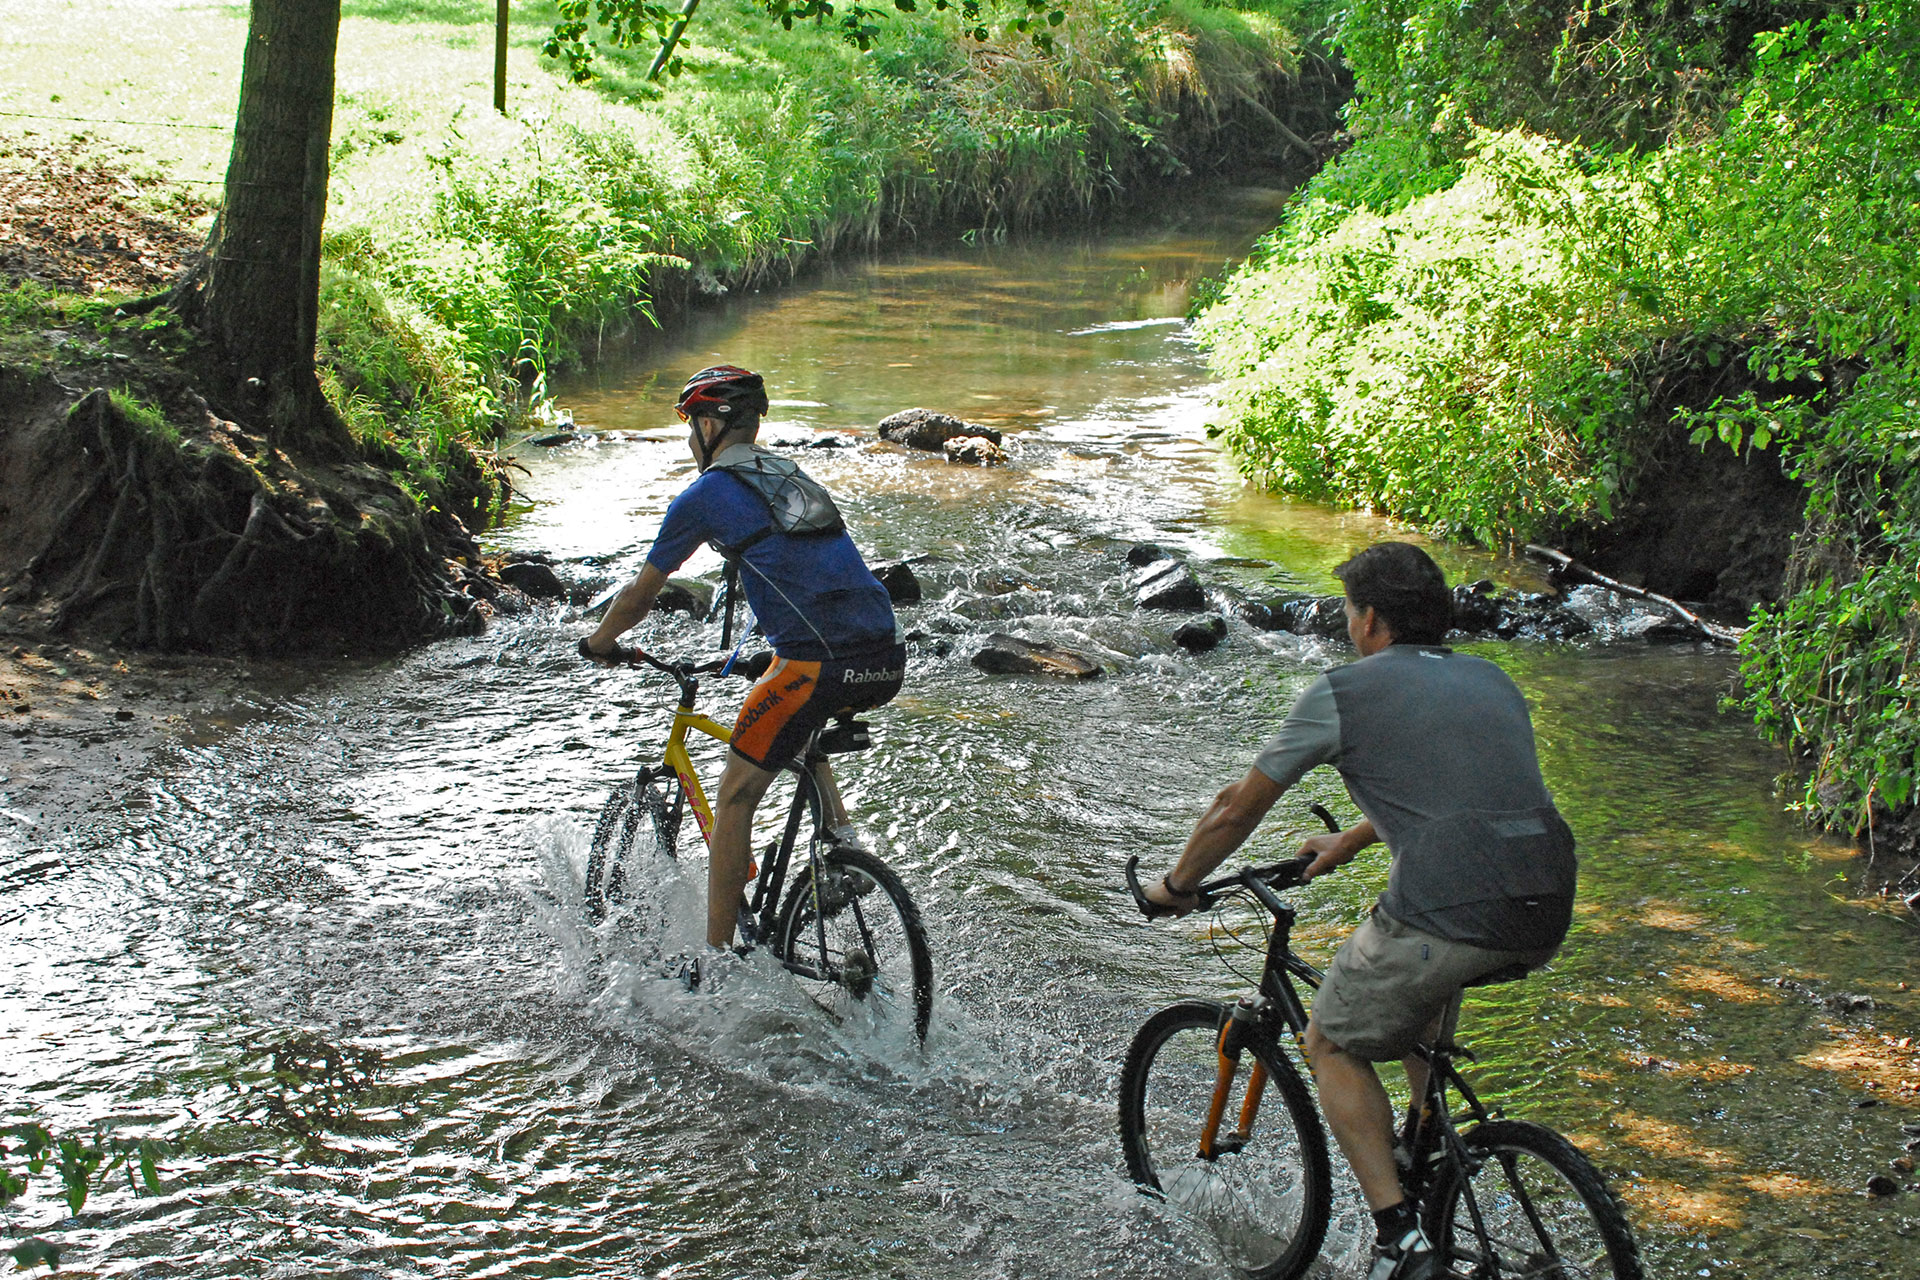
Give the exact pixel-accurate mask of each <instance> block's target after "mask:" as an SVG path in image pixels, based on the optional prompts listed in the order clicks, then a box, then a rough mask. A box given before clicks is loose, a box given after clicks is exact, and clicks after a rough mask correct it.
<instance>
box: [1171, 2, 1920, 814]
mask: <svg viewBox="0 0 1920 1280" xmlns="http://www.w3.org/2000/svg"><path fill="white" fill-rule="evenodd" d="M1522 8H1523V9H1524V10H1525V11H1526V12H1527V13H1535V14H1538V13H1543V12H1558V13H1561V14H1563V16H1567V17H1568V18H1569V21H1568V22H1567V23H1566V24H1565V32H1566V34H1565V35H1564V36H1562V37H1560V38H1559V39H1560V43H1559V44H1558V45H1557V46H1555V47H1554V48H1553V49H1552V50H1551V51H1549V50H1548V49H1547V46H1546V44H1544V43H1543V42H1542V41H1543V40H1544V37H1543V36H1541V35H1540V33H1539V31H1538V29H1537V28H1536V27H1533V26H1529V25H1528V24H1527V23H1526V22H1520V23H1519V24H1518V25H1517V26H1516V27H1515V29H1514V31H1513V32H1509V33H1507V34H1506V35H1505V36H1500V35H1498V33H1496V32H1494V31H1493V30H1492V28H1491V27H1489V26H1485V25H1483V24H1484V23H1486V22H1488V21H1490V18H1489V17H1488V15H1490V14H1492V13H1493V11H1492V10H1488V11H1487V12H1486V14H1481V13H1479V12H1478V11H1477V10H1472V9H1469V8H1464V7H1458V6H1453V5H1450V4H1440V3H1429V2H1428V0H1400V2H1399V3H1390V4H1387V5H1384V6H1375V7H1371V8H1366V9H1364V10H1355V11H1353V12H1352V13H1350V14H1349V15H1348V17H1347V19H1346V24H1345V26H1344V27H1343V28H1342V33H1341V40H1342V44H1343V47H1344V48H1345V49H1346V50H1347V52H1348V55H1349V57H1350V58H1352V59H1353V61H1354V66H1355V70H1356V72H1357V74H1358V76H1359V80H1360V84H1359V88H1360V90H1361V93H1362V99H1361V101H1362V106H1361V107H1360V108H1359V109H1358V110H1357V111H1356V114H1355V117H1354V118H1355V123H1356V125H1357V126H1358V127H1359V128H1360V129H1361V130H1362V137H1361V139H1360V141H1359V142H1358V144H1357V145H1356V146H1355V147H1354V148H1353V149H1352V150H1350V151H1349V152H1347V153H1346V154H1345V155H1343V156H1342V157H1341V158H1340V159H1339V160H1338V161H1337V162H1336V163H1335V164H1334V165H1333V166H1332V167H1330V168H1329V169H1328V170H1327V171H1326V172H1324V173H1323V174H1321V175H1320V176H1319V177H1317V178H1316V179H1315V180H1314V181H1313V182H1312V183H1311V184H1310V185H1309V186H1308V188H1307V189H1306V191H1305V192H1304V193H1303V195H1302V196H1301V197H1300V198H1298V199H1297V200H1296V202H1295V204H1294V205H1293V206H1292V207H1291V208H1290V210H1289V214H1288V219H1287V222H1286V223H1285V224H1284V225H1283V226H1282V227H1281V228H1280V229H1279V230H1278V231H1277V232H1275V233H1274V234H1273V235H1271V236H1270V237H1269V238H1268V239H1267V241H1266V242H1265V243H1264V244H1263V245H1262V246H1261V249H1260V251H1259V253H1257V254H1256V255H1255V257H1254V259H1253V260H1252V261H1251V262H1250V263H1249V264H1248V266H1247V267H1246V268H1245V269H1244V270H1243V271H1242V272H1240V273H1239V274H1237V275H1236V276H1235V277H1234V278H1233V279H1231V280H1229V281H1228V282H1227V284H1226V285H1225V287H1224V288H1223V289H1222V290H1221V292H1220V293H1219V295H1218V297H1217V299H1216V300H1215V301H1213V302H1211V303H1210V305H1209V306H1208V307H1207V308H1206V309H1205V311H1204V312H1203V313H1202V314H1201V316H1200V318H1199V327H1200V330H1201V333H1202V335H1203V337H1204V338H1205V339H1206V340H1207V341H1208V342H1209V343H1210V344H1211V346H1212V349H1213V358H1214V361H1215V364H1216V367H1217V368H1218V370H1219V371H1220V372H1221V374H1222V375H1223V376H1224V377H1225V378H1226V379H1227V389H1226V395H1225V397H1224V399H1223V402H1222V405H1221V409H1222V429H1223V431H1224V433H1225V435H1226V436H1227V438H1228V440H1229V441H1230V442H1231V443H1232V444H1233V446H1234V447H1235V449H1236V450H1237V451H1238V452H1239V454H1240V456H1241V458H1242V459H1243V462H1244V464H1245V465H1246V466H1247V467H1248V469H1249V470H1251V471H1253V472H1255V473H1256V474H1259V475H1261V476H1263V477H1264V478H1266V479H1267V480H1269V481H1271V482H1273V483H1275V484H1277V485H1280V486H1282V487H1286V488H1290V489H1293V490H1296V491H1299V492H1304V493H1309V494H1314V495H1317V496H1322V497H1328V498H1333V499H1336V500H1341V501H1347V502H1353V503H1358V504H1363V505H1368V506H1372V507H1376V508H1378V509H1381V510H1385V511H1389V512H1391V513H1393V514H1396V515H1399V516H1402V517H1405V518H1408V519H1411V520H1415V521H1418V522H1420V523H1423V524H1426V525H1429V526H1433V527H1437V528H1440V529H1443V530H1446V531H1449V532H1452V533H1456V534H1464V535H1469V536H1473V537H1477V538H1480V539H1482V540H1494V539H1498V538H1505V537H1517V536H1524V535H1527V534H1529V533H1532V532H1534V531H1535V530H1537V529H1539V528H1541V527H1542V526H1543V525H1551V524H1554V523H1557V522H1560V521H1563V520H1566V519H1569V518H1573V517H1578V516H1581V515H1584V514H1588V513H1592V514H1595V515H1602V516H1604V515H1605V513H1606V512H1607V510H1608V507H1609V503H1610V501H1611V500H1612V499H1613V498H1614V497H1616V496H1617V495H1618V494H1620V493H1621V492H1622V491H1623V490H1625V489H1626V488H1628V487H1630V486H1631V485H1632V483H1633V482H1634V479H1635V476H1636V473H1637V470H1638V469H1639V468H1640V467H1641V466H1642V465H1644V462H1645V459H1646V458H1647V457H1648V455H1649V452H1650V447H1651V446H1652V445H1653V444H1654V443H1655V442H1657V441H1660V440H1662V439H1665V438H1668V437H1669V436H1670V433H1671V431H1672V430H1673V429H1675V428H1676V427H1677V428H1678V429H1680V430H1683V431H1686V432H1688V433H1690V434H1691V437H1692V439H1693V441H1694V443H1695V444H1696V445H1697V446H1699V447H1701V448H1730V449H1734V450H1749V449H1762V450H1765V449H1772V450H1779V451H1781V453H1782V456H1783V459H1784V462H1785V464H1786V466H1787V468H1788V470H1789V471H1790V472H1791V473H1792V474H1793V475H1795V476H1797V477H1798V478H1799V480H1800V481H1801V482H1802V483H1803V484H1804V485H1805V486H1806V490H1807V493H1808V505H1807V524H1806V531H1805V533H1804V534H1803V535H1802V537H1801V539H1800V541H1799V544H1798V547H1797V550H1796V552H1795V554H1794V557H1793V560H1792V562H1791V563H1790V565H1789V570H1788V574H1787V580H1786V582H1785V583H1784V584H1783V588H1784V597H1783V603H1782V604H1781V605H1780V606H1779V607H1778V608H1777V609H1773V610H1763V611H1761V612H1760V613H1758V614H1756V617H1755V619H1754V625H1753V626H1752V627H1751V628H1750V629H1749V631H1748V633H1747V636H1746V638H1745V640H1744V641H1743V642H1742V645H1741V656H1742V678H1743V693H1742V694H1741V695H1740V696H1739V698H1738V699H1736V701H1737V702H1738V703H1739V704H1740V705H1741V706H1743V707H1744V708H1745V709H1746V710H1747V711H1748V712H1749V713H1750V714H1752V715H1753V716H1754V718H1755V720H1756V722H1757V723H1758V724H1759V725H1760V727H1761V728H1762V729H1763V730H1765V731H1766V732H1768V733H1769V734H1771V735H1772V736H1774V737H1775V738H1777V739H1778V740H1780V741H1781V742H1783V743H1785V744H1787V745H1789V746H1790V747H1791V748H1792V749H1793V751H1794V754H1795V757H1796V758H1797V759H1800V760H1803V761H1805V762H1806V763H1807V764H1808V765H1809V768H1808V770H1807V773H1806V775H1805V794H1804V803H1805V804H1806V806H1807V807H1808V809H1809V810H1810V811H1812V812H1813V813H1815V814H1816V815H1817V816H1818V817H1819V818H1821V819H1822V820H1823V821H1826V822H1830V823H1836V824H1839V825H1842V826H1845V827H1848V828H1850V829H1853V830H1855V831H1859V830H1862V829H1863V828H1865V827H1866V826H1867V824H1868V823H1869V821H1870V820H1872V819H1873V816H1874V814H1875V813H1876V812H1880V811H1881V810H1880V809H1879V808H1877V807H1876V806H1886V807H1890V808H1892V809H1894V810H1901V809H1903V808H1906V807H1908V806H1911V805H1912V804H1913V803H1914V802H1915V800H1916V799H1917V798H1920V796H1916V783H1915V774H1916V771H1917V770H1920V712H1916V703H1915V694H1916V683H1917V682H1916V679H1915V678H1914V677H1913V676H1911V675H1910V674H1909V671H1910V670H1911V668H1912V665H1913V659H1914V657H1915V638H1916V634H1917V633H1920V265H1917V264H1916V262H1915V259H1914V255H1913V252H1912V245H1913V244H1914V243H1915V239H1916V236H1920V13H1916V12H1915V11H1914V10H1913V9H1912V8H1911V6H1907V5H1904V4H1898V3H1889V2H1882V3H1870V4H1865V5H1860V6H1852V7H1848V8H1846V9H1843V10H1838V11H1835V10H1832V9H1830V8H1829V7H1828V6H1811V5H1800V4H1790V3H1745V4H1736V3H1734V2H1733V0H1727V3H1718V2H1717V0H1714V2H1709V0H1697V2H1696V3H1691V4H1674V5H1667V6H1652V5H1649V6H1641V5H1637V4H1633V3H1620V4H1611V5H1601V4H1588V5H1582V6H1578V7H1577V11H1575V10H1573V9H1569V7H1568V6H1566V5H1564V4H1561V5H1558V6H1555V5H1542V4H1533V5H1530V6H1522ZM1695 17H1706V18H1718V19H1724V20H1725V21H1724V22H1723V23H1721V25H1719V26H1714V25H1713V23H1711V22H1709V23H1705V24H1700V23H1696V24H1695V27H1696V28H1702V29H1699V30H1695V31H1693V32H1692V34H1689V29H1688V27H1687V26H1686V23H1685V22H1680V21H1679V20H1680V19H1687V20H1689V21H1690V20H1691V19H1692V18H1695ZM1572 19H1577V20H1578V21H1577V22H1576V21H1573V20H1572ZM1676 23H1678V25H1676ZM1582 42H1585V43H1582ZM1522 46H1524V48H1523V47H1522ZM1602 46H1605V47H1604V48H1603V47H1602ZM1609 50H1610V52H1609ZM1549 53H1550V55H1551V56H1549ZM1609 58H1611V59H1612V60H1613V62H1612V63H1611V64H1608V63H1607V62H1606V59H1609ZM1529 59H1531V60H1532V61H1531V63H1530V62H1529ZM1576 64H1577V65H1576ZM1529 65H1532V66H1534V67H1535V70H1534V72H1533V73H1532V78H1531V80H1529V78H1528V76H1527V75H1524V74H1519V75H1510V74H1508V73H1509V72H1515V71H1524V70H1525V68H1526V67H1527V66H1529ZM1606 65H1612V66H1613V67H1614V70H1615V72H1617V73H1618V78H1617V79H1616V80H1611V81H1607V82H1606V83H1605V84H1601V83H1599V82H1598V81H1591V82H1583V81H1581V79H1580V77H1581V76H1589V77H1592V76H1598V75H1599V74H1600V71H1601V70H1603V69H1604V68H1605V66H1606ZM1689 67H1691V68H1693V71H1694V72H1698V73H1699V74H1698V75H1694V74H1692V72H1687V68H1689ZM1663 68H1664V70H1663ZM1683 72H1687V74H1682V73H1683ZM1690 76H1691V78H1690ZM1702 77H1704V79H1702ZM1602 78H1603V79H1604V77H1602ZM1708 82H1710V86H1709V87H1710V88H1711V93H1708V92H1707V89H1705V88H1703V87H1702V86H1703V85H1706V84H1708ZM1583 83H1584V85H1585V87H1582V85H1583ZM1548 91H1551V92H1548ZM1553 94H1566V95H1569V100H1567V101H1560V102H1557V103H1554V102H1552V101H1550V99H1551V98H1552V96H1553ZM1636 95H1637V96H1636ZM1688 95H1694V96H1693V97H1691V98H1690V97H1688ZM1701 95H1705V96H1701ZM1708 98H1710V99H1711V101H1710V102H1709V101H1708ZM1530 103H1531V105H1529V104H1530ZM1543 103H1544V104H1546V106H1543V105H1542V104H1543ZM1633 103H1637V104H1638V106H1637V107H1636V108H1635V109H1636V110H1638V109H1640V108H1644V110H1641V113H1640V117H1638V123H1629V122H1626V121H1625V119H1624V116H1622V114H1621V113H1622V112H1624V111H1626V109H1627V106H1628V105H1632V104H1633ZM1548 106H1550V107H1551V108H1552V109H1551V110H1548V109H1547V107H1548ZM1662 113H1664V114H1662ZM1476 120H1478V121H1479V122H1480V123H1478V124H1476V123H1475V122H1476ZM1582 120H1584V121H1586V122H1587V123H1588V125H1590V126H1592V127H1593V130H1594V135H1593V139H1592V141H1591V142H1589V143H1581V142H1578V141H1574V140H1571V138H1572V133H1573V131H1574V127H1575V125H1577V124H1579V122H1580V121H1582ZM1610 121H1611V123H1609V122H1610ZM1663 121H1664V123H1662V122H1663ZM1488 122H1493V123H1504V124H1505V126H1506V127H1502V128H1497V129H1494V128H1487V127H1483V126H1484V125H1485V124H1487V123H1488ZM1541 129H1552V130H1553V131H1555V132H1557V133H1559V134H1560V135H1561V140H1559V141H1551V140H1549V139H1548V138H1547V137H1546V136H1544V135H1543V134H1542V133H1540V132H1539V130H1541ZM1676 383H1677V384H1680V386H1681V390H1679V391H1676V390H1675V389H1674V387H1675V384H1676Z"/></svg>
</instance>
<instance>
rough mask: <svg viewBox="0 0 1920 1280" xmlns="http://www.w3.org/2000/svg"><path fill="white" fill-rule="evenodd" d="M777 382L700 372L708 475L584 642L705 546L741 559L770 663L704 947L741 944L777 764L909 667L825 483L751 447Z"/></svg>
mask: <svg viewBox="0 0 1920 1280" xmlns="http://www.w3.org/2000/svg"><path fill="white" fill-rule="evenodd" d="M767 404H768V401H767V392H766V385H765V383H764V381H763V380H762V379H761V377H760V375H759V374H757V373H749V372H748V371H747V370H745V369H742V368H739V367H738V366H735V365H716V366H714V367H713V368H710V369H702V370H701V371H700V372H699V373H696V374H694V375H693V377H692V378H690V379H688V381H687V385H686V387H685V388H684V389H683V390H682V391H681V393H680V400H679V403H678V404H677V405H676V406H675V407H676V409H677V410H678V412H679V414H680V416H681V417H682V418H683V419H685V420H686V421H687V422H688V424H689V428H690V429H689V432H688V437H687V447H688V448H689V449H690V450H691V451H692V453H693V460H694V462H695V463H697V464H698V465H699V467H700V475H699V477H698V478H697V479H695V480H694V482H693V483H692V484H690V485H688V486H687V488H686V489H685V490H684V491H683V492H682V493H681V494H680V496H679V497H677V498H675V499H674V500H673V501H672V503H670V504H669V505H668V507H667V514H666V517H665V518H664V519H663V520H662V521H661V523H660V533H659V536H658V537H656V538H655V539H654V543H653V547H652V549H651V550H650V551H649V552H648V553H647V561H646V564H645V566H644V567H642V568H641V570H640V572H639V573H638V574H637V575H635V577H634V579H633V581H631V582H629V583H628V584H627V585H626V586H625V587H623V588H622V589H621V591H620V594H619V595H617V596H616V597H614V601H613V604H612V606H611V607H610V608H608V610H607V614H606V617H605V618H603V619H602V620H601V622H600V625H599V626H598V627H597V628H596V629H595V630H594V631H593V633H592V634H591V635H589V636H587V637H586V638H585V639H584V640H583V641H582V642H581V649H582V651H583V652H585V653H587V654H588V655H589V656H591V657H594V658H597V659H605V658H608V657H610V656H611V655H612V654H613V653H614V651H615V647H616V644H617V642H618V640H619V638H620V636H621V635H622V634H623V633H625V632H626V631H628V630H630V629H631V628H633V627H634V626H636V625H638V623H639V622H640V620H641V619H643V618H645V617H646V616H647V613H648V612H649V611H650V610H651V609H652V608H653V604H654V601H655V599H656V598H657V597H658V596H659V594H660V590H661V588H663V587H664V586H666V583H667V575H669V574H671V573H672V572H673V571H674V570H676V569H678V568H679V567H680V566H681V565H682V564H684V563H686V560H687V557H688V556H690V555H692V554H693V552H694V551H695V549H697V548H698V547H699V546H700V544H701V543H703V542H704V543H711V544H713V545H714V546H715V548H716V549H718V550H719V551H720V552H721V554H723V555H725V556H726V557H727V558H728V559H729V561H730V562H731V563H732V564H733V565H734V566H736V568H737V570H738V574H739V582H740V586H741V591H742V593H743V594H744V595H745V596H746V599H747V604H748V605H749V606H750V607H751V608H752V609H753V613H754V616H755V617H756V618H758V619H759V620H760V625H761V627H762V629H763V630H764V631H765V632H766V638H767V643H768V644H769V645H770V646H771V647H772V649H773V661H772V663H771V665H769V666H768V668H767V670H766V672H765V674H763V675H762V676H761V677H760V678H759V680H758V681H757V682H756V683H755V684H754V686H753V688H752V689H751V690H749V691H748V693H747V697H746V701H745V702H743V703H742V704H741V707H740V714H739V717H738V719H737V720H736V721H735V722H734V728H733V738H732V742H731V747H730V750H729V751H728V754H727V765H726V769H725V770H724V771H723V772H722V773H721V775H720V788H719V792H718V794H717V796H716V797H715V800H714V809H713V832H712V837H711V852H712V857H711V860H710V862H709V864H708V873H707V943H708V945H709V946H713V947H726V946H729V945H730V944H731V943H732V942H733V936H734V927H735V923H736V920H737V917H738V913H739V908H740V903H741V897H742V895H743V893H744V892H745V890H746V886H747V880H748V878H749V866H750V864H751V860H752V859H751V855H750V849H749V845H750V842H751V832H752V825H753V814H754V810H755V809H756V808H757V807H758V806H759V804H760V800H761V798H762V797H763V796H765V795H766V793H767V789H768V787H770V786H771V785H772V784H773V780H774V777H775V776H776V774H777V773H778V770H779V768H780V766H781V765H782V764H784V763H786V762H787V761H789V760H791V759H793V757H794V756H795V755H796V754H798V752H799V750H800V749H801V748H802V747H803V746H804V745H805V744H806V741H807V739H808V737H809V736H811V735H812V733H813V731H814V730H816V729H818V728H820V727H821V726H823V725H825V724H826V722H827V721H828V720H829V719H830V718H832V717H833V716H834V715H836V714H838V713H840V712H843V711H863V710H867V709H869V708H872V707H877V706H880V705H882V704H884V703H886V702H889V701H891V700H892V698H893V696H894V695H895V694H896V693H898V692H899V691H900V684H901V681H902V679H903V677H904V676H905V674H906V646H905V645H904V644H902V643H901V641H900V638H899V632H898V628H897V627H896V625H895V622H894V616H893V603H892V601H891V599H890V598H889V597H888V595H887V589H886V588H885V587H884V586H882V585H881V584H880V581H879V579H877V578H875V577H874V576H873V574H872V572H870V571H869V570H868V568H867V566H866V562H865V561H864V560H862V559H861V558H860V552H859V551H858V550H857V549H856V548H855V547H854V545H853V539H852V538H850V537H849V536H848V535H847V532H846V528H845V526H844V524H843V523H842V522H841V520H840V514H839V512H838V510H837V509H835V507H834V505H833V499H832V498H831V497H830V496H829V495H828V494H827V491H826V490H825V489H823V488H821V487H820V486H819V485H818V484H816V483H815V482H814V481H813V480H812V479H811V478H810V477H808V476H807V475H806V473H805V472H803V471H801V470H800V469H799V468H798V467H797V466H795V465H794V464H793V463H792V461H790V460H789V459H786V458H783V457H781V456H779V455H777V454H774V453H771V452H769V451H768V450H765V449H761V448H759V447H757V446H756V445H755V444H754V436H755V434H756V433H757V432H758V431H759V429H760V418H761V415H763V414H764V413H765V412H766V410H767ZM814 776H815V780H816V781H817V782H818V783H819V785H820V792H821V799H822V801H823V802H824V803H825V806H826V816H827V821H828V823H829V824H830V825H832V826H833V827H835V828H836V829H838V828H840V827H842V826H844V824H845V823H846V808H845V806H844V805H843V804H842V803H841V800H840V793H839V790H838V788H836V787H835V786H834V782H833V774H832V770H831V769H830V768H828V767H827V765H825V764H824V763H823V764H821V765H820V766H819V768H818V769H817V770H816V771H815V775H814Z"/></svg>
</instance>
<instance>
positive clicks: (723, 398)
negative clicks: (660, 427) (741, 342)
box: [674, 364, 767, 421]
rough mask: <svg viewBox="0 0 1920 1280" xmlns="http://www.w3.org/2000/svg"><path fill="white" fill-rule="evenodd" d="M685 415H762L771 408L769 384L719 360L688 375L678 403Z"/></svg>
mask: <svg viewBox="0 0 1920 1280" xmlns="http://www.w3.org/2000/svg"><path fill="white" fill-rule="evenodd" d="M674 409H675V410H676V411H678V413H679V414H680V416H681V418H683V419H685V418H696V417H700V418H719V419H721V420H723V421H724V420H727V419H730V418H733V417H736V416H739V415H752V416H753V417H756V418H757V417H759V416H760V415H761V414H763V413H765V412H766V411H767V385H766V383H765V381H763V380H762V379H761V377H760V375H759V374H757V373H749V372H748V371H747V370H745V369H742V368H741V367H740V366H739V365H734V364H717V365H714V366H713V367H712V368H710V369H702V370H701V371H700V372H698V373H696V374H694V375H693V376H692V377H691V378H688V379H687V385H686V386H684V387H682V388H681V389H680V400H679V402H678V403H677V404H675V405H674Z"/></svg>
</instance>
